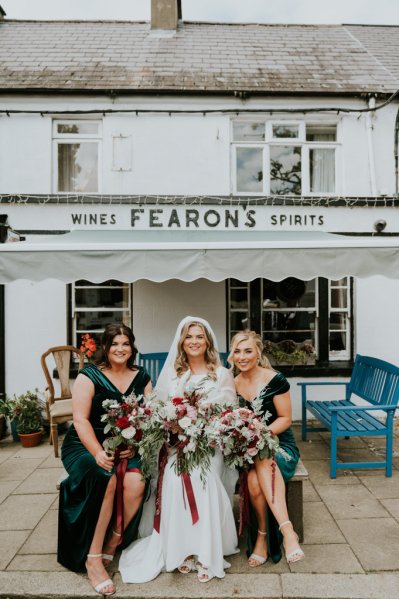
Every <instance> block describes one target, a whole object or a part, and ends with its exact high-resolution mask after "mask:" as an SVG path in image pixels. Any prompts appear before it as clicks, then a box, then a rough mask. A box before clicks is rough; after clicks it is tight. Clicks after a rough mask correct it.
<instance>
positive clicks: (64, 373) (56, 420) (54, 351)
mask: <svg viewBox="0 0 399 599" xmlns="http://www.w3.org/2000/svg"><path fill="white" fill-rule="evenodd" d="M49 356H52V357H53V359H54V362H55V367H56V369H57V372H58V379H59V380H58V385H59V394H58V395H56V392H55V388H54V380H53V377H52V375H51V374H50V369H49V366H48V360H50V358H49ZM73 356H77V357H78V358H79V366H78V368H79V370H80V369H81V368H82V367H83V364H84V353H83V352H82V351H81V350H80V349H78V348H77V347H74V346H73V345H59V346H57V347H50V349H48V350H47V351H46V352H44V354H43V355H42V357H41V359H40V363H41V366H42V368H43V372H44V376H45V377H46V381H47V389H46V396H47V397H46V399H47V401H46V408H47V418H48V420H49V423H50V443H52V444H53V445H54V455H55V457H56V458H58V428H57V426H58V424H62V423H63V422H68V421H69V420H72V392H71V387H70V382H69V381H70V370H71V366H72V365H73V362H72V358H73Z"/></svg>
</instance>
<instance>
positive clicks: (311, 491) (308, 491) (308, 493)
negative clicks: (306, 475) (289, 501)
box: [302, 480, 320, 501]
mask: <svg viewBox="0 0 399 599" xmlns="http://www.w3.org/2000/svg"><path fill="white" fill-rule="evenodd" d="M302 484H303V500H304V501H320V496H319V494H318V493H317V491H316V489H315V488H314V486H313V484H312V483H311V481H310V480H304V481H303V483H302Z"/></svg>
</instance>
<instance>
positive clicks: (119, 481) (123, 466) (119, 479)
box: [115, 458, 141, 545]
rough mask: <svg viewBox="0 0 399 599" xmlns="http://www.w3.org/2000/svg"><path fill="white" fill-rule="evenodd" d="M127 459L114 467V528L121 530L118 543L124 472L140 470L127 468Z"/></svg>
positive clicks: (121, 527) (122, 532) (138, 469)
mask: <svg viewBox="0 0 399 599" xmlns="http://www.w3.org/2000/svg"><path fill="white" fill-rule="evenodd" d="M128 461H129V460H128V459H127V458H123V459H121V460H120V461H119V463H118V465H117V467H116V523H115V529H116V530H120V531H121V538H120V541H119V543H118V544H119V545H120V544H121V543H122V542H123V534H124V532H125V530H124V522H123V481H124V478H125V474H126V472H140V473H141V470H140V468H128V467H127V464H128Z"/></svg>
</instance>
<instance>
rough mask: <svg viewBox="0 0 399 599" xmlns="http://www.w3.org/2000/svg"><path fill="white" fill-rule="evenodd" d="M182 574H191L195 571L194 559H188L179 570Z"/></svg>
mask: <svg viewBox="0 0 399 599" xmlns="http://www.w3.org/2000/svg"><path fill="white" fill-rule="evenodd" d="M177 569H178V570H179V572H180V574H189V573H190V572H192V571H193V570H195V560H194V558H193V557H187V558H186V559H185V560H184V562H182V563H181V564H180V566H179V567H178V568H177Z"/></svg>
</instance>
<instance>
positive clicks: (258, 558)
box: [248, 529, 268, 568]
mask: <svg viewBox="0 0 399 599" xmlns="http://www.w3.org/2000/svg"><path fill="white" fill-rule="evenodd" d="M258 535H262V536H264V537H265V536H266V535H267V532H263V530H259V529H258ZM267 558H268V555H266V557H263V555H258V554H257V553H251V555H250V556H249V558H248V566H249V567H250V568H257V567H258V566H262V565H263V564H265V563H266V562H267ZM250 559H252V560H253V561H254V562H257V563H256V564H250V563H249V560H250Z"/></svg>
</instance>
